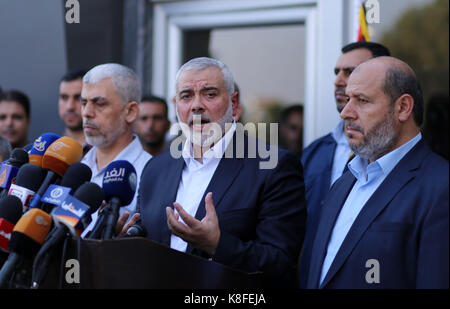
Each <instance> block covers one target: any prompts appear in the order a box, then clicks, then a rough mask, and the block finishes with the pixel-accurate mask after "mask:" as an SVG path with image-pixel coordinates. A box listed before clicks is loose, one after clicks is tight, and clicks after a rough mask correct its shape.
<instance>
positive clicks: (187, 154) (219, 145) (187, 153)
mask: <svg viewBox="0 0 450 309" xmlns="http://www.w3.org/2000/svg"><path fill="white" fill-rule="evenodd" d="M235 131H236V122H235V121H234V120H233V123H232V125H231V127H230V129H229V130H228V131H227V132H226V133H225V135H224V136H223V137H222V138H221V139H220V140H219V141H217V142H216V143H215V144H214V146H213V147H211V148H210V149H208V150H207V151H206V152H205V153H204V154H203V162H204V163H205V160H206V161H208V160H210V159H214V158H215V159H219V160H220V159H221V158H222V157H223V154H224V153H225V150H226V149H227V147H228V145H229V144H230V142H231V140H232V138H233V135H234V132H235ZM182 157H183V159H184V161H185V162H186V164H189V162H190V161H191V160H193V159H194V158H193V149H192V142H191V141H190V139H189V138H188V139H186V142H185V143H184V146H183V152H182Z"/></svg>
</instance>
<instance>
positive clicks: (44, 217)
mask: <svg viewBox="0 0 450 309" xmlns="http://www.w3.org/2000/svg"><path fill="white" fill-rule="evenodd" d="M51 222H52V219H51V218H50V215H49V214H47V213H46V212H44V211H42V210H40V209H30V210H29V211H27V212H26V213H25V214H24V215H23V216H22V218H20V220H19V221H18V222H17V224H16V226H15V227H14V229H13V231H12V233H11V239H10V241H9V251H10V254H9V256H8V259H7V260H6V262H5V264H3V267H2V268H1V270H0V287H6V286H7V284H8V282H9V281H10V280H11V277H12V275H13V273H14V271H15V270H16V268H17V267H18V266H20V264H21V263H22V262H23V260H24V259H26V258H30V259H31V258H32V257H33V256H34V255H35V253H36V252H37V251H38V250H39V248H40V246H41V245H42V244H43V243H44V240H45V237H46V236H47V234H48V231H49V230H50V224H51Z"/></svg>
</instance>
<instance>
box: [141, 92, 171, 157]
mask: <svg viewBox="0 0 450 309" xmlns="http://www.w3.org/2000/svg"><path fill="white" fill-rule="evenodd" d="M169 129H170V120H169V118H168V110H167V102H166V100H164V99H163V98H160V97H157V96H153V95H150V96H144V97H143V98H142V99H141V103H139V116H138V119H137V120H136V121H135V123H134V131H135V132H136V134H137V135H138V136H139V139H140V140H141V143H142V146H143V147H144V150H145V151H147V152H148V153H150V154H151V155H152V156H156V155H157V154H159V153H161V152H162V151H163V150H166V149H168V148H169V143H167V142H166V134H167V132H168V131H169Z"/></svg>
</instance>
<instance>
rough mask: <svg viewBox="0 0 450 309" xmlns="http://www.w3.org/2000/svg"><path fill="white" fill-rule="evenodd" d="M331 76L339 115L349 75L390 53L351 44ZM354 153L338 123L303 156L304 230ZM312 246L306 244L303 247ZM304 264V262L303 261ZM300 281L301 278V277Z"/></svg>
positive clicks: (364, 44) (377, 46) (374, 45)
mask: <svg viewBox="0 0 450 309" xmlns="http://www.w3.org/2000/svg"><path fill="white" fill-rule="evenodd" d="M341 51H342V54H341V55H340V56H339V58H338V60H337V62H336V66H335V68H334V73H335V75H336V78H335V80H334V96H335V100H336V108H337V111H338V112H339V113H341V111H342V110H343V109H344V107H345V105H346V103H347V97H346V95H345V88H346V87H347V81H348V78H349V76H350V73H352V71H353V70H354V69H355V68H356V67H357V66H358V65H359V64H361V63H362V62H364V61H366V60H368V59H370V58H375V57H380V56H389V55H390V52H389V50H388V49H387V48H386V47H385V46H383V45H381V44H379V43H375V42H355V43H350V44H348V45H346V46H344V47H342V49H341ZM352 156H353V153H352V151H351V149H350V147H349V145H348V141H347V140H346V138H345V135H344V121H343V120H341V121H340V122H339V124H338V125H337V127H336V128H335V129H334V130H333V131H332V132H330V133H328V134H327V135H325V136H323V137H320V138H318V139H317V140H315V141H314V142H312V143H311V144H310V145H309V146H308V147H306V148H305V149H304V150H303V153H302V165H303V168H304V177H305V190H306V205H307V210H308V217H307V218H308V219H307V229H308V230H314V229H315V228H316V227H315V226H310V225H311V222H313V221H314V218H315V217H316V216H318V215H319V214H320V209H321V204H322V201H323V200H324V198H325V196H326V195H327V193H328V191H329V189H330V187H331V186H332V185H333V183H334V182H335V181H336V180H337V179H338V178H339V177H341V175H342V174H343V172H344V171H345V170H346V165H347V163H348V162H349V159H351V158H352ZM310 245H311V244H308V243H307V241H305V244H304V247H305V248H307V247H309V246H310ZM302 263H304V261H302ZM300 278H304V277H303V276H301V274H300Z"/></svg>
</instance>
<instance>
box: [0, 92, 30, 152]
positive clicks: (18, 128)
mask: <svg viewBox="0 0 450 309" xmlns="http://www.w3.org/2000/svg"><path fill="white" fill-rule="evenodd" d="M30 124H31V115H30V100H29V99H28V96H27V95H26V94H25V93H23V92H21V91H18V90H9V91H5V92H3V93H2V94H1V96H0V135H1V136H3V137H4V138H6V139H7V140H8V141H9V143H10V144H11V147H12V148H13V149H14V148H23V147H24V146H26V145H27V144H28V143H29V141H28V129H29V127H30Z"/></svg>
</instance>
